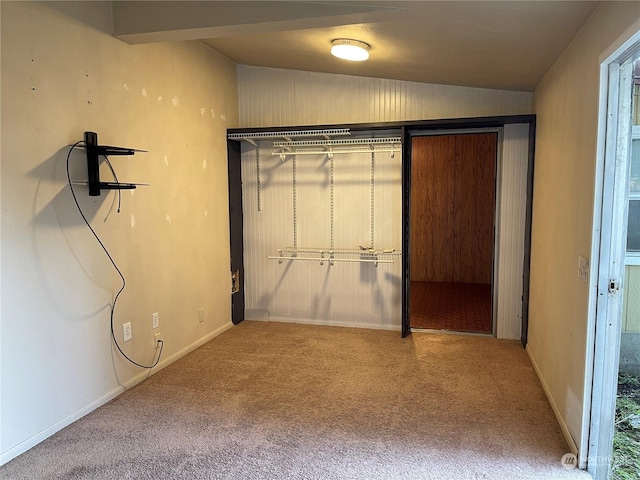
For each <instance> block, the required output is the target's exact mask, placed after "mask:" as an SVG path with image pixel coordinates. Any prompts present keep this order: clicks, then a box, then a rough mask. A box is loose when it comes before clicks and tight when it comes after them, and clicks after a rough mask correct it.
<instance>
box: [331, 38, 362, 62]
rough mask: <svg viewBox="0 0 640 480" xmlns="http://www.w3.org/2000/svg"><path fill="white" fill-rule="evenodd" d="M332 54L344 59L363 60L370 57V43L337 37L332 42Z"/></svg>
mask: <svg viewBox="0 0 640 480" xmlns="http://www.w3.org/2000/svg"><path fill="white" fill-rule="evenodd" d="M331 54H332V55H334V56H336V57H338V58H342V59H344V60H351V61H354V62H362V61H363V60H366V59H367V58H369V45H368V44H366V43H364V42H361V41H360V40H350V39H348V38H337V39H336V40H333V41H332V42H331Z"/></svg>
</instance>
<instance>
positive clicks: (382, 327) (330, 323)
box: [269, 317, 401, 331]
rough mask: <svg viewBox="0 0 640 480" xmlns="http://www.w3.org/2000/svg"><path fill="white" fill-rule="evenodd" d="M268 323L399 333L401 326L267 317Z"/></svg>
mask: <svg viewBox="0 0 640 480" xmlns="http://www.w3.org/2000/svg"><path fill="white" fill-rule="evenodd" d="M269 321H270V322H281V323H301V324H304V325H324V326H326V327H348V328H370V329H373V330H393V331H396V330H397V331H400V330H401V325H400V324H398V325H380V324H375V323H365V322H351V321H346V320H318V319H315V318H292V317H269Z"/></svg>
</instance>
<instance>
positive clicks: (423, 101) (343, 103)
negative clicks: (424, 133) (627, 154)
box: [238, 65, 533, 127]
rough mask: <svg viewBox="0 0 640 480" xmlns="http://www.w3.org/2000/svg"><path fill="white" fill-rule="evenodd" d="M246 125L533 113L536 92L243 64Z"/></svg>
mask: <svg viewBox="0 0 640 480" xmlns="http://www.w3.org/2000/svg"><path fill="white" fill-rule="evenodd" d="M238 105H239V116H240V127H262V126H265V127H274V126H293V125H331V124H340V123H367V122H393V121H403V120H429V119H440V118H466V117H485V116H494V115H522V114H530V113H533V94H532V93H530V92H512V91H506V90H489V89H484V88H469V87H457V86H450V85H434V84H427V83H416V82H405V81H400V80H385V79H378V78H367V77H355V76H348V75H335V74H329V73H314V72H302V71H297V70H282V69H277V68H266V67H251V66H246V65H240V66H238Z"/></svg>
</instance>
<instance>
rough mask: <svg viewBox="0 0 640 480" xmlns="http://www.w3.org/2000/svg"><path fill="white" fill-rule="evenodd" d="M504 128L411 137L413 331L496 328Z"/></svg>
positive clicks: (487, 330) (486, 331)
mask: <svg viewBox="0 0 640 480" xmlns="http://www.w3.org/2000/svg"><path fill="white" fill-rule="evenodd" d="M500 133H501V129H490V130H488V131H487V130H484V131H479V132H462V133H458V132H455V133H449V134H441V133H438V134H436V135H419V136H413V137H412V149H411V168H412V171H411V218H410V221H411V239H410V240H411V251H410V256H411V296H410V302H411V308H410V312H411V314H410V323H411V329H412V330H414V331H415V330H444V331H455V332H465V333H476V334H489V335H491V334H493V333H494V330H495V328H494V323H495V322H494V319H495V317H494V315H493V303H494V302H493V299H494V294H493V292H494V289H493V286H494V271H495V269H494V263H495V262H494V259H495V255H494V252H495V250H496V244H495V220H496V178H497V177H496V173H497V160H498V156H497V153H498V142H499V138H498V136H499V134H500Z"/></svg>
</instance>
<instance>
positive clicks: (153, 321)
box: [151, 312, 160, 328]
mask: <svg viewBox="0 0 640 480" xmlns="http://www.w3.org/2000/svg"><path fill="white" fill-rule="evenodd" d="M158 325H160V319H159V318H158V312H156V313H154V314H153V315H151V326H152V328H158Z"/></svg>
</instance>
